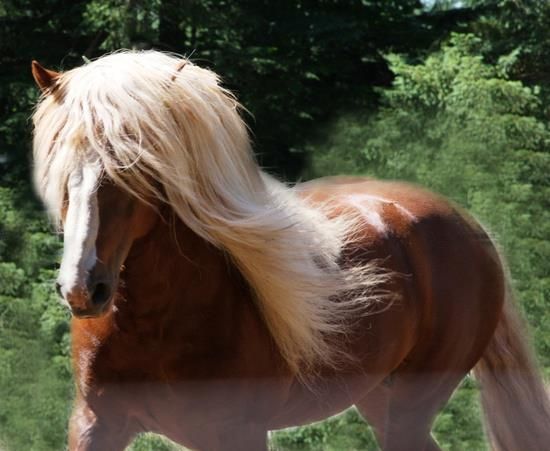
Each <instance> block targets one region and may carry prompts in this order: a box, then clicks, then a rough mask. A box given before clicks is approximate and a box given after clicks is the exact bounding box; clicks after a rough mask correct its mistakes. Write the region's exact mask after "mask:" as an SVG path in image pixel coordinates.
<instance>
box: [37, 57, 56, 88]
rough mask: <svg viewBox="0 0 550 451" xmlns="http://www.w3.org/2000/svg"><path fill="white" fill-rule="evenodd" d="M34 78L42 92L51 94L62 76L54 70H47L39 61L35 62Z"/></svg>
mask: <svg viewBox="0 0 550 451" xmlns="http://www.w3.org/2000/svg"><path fill="white" fill-rule="evenodd" d="M32 76H33V77H34V81H35V82H36V84H37V85H38V87H39V88H40V90H41V91H42V92H50V91H51V90H52V88H53V87H54V85H55V82H56V81H57V79H58V78H59V77H60V76H61V74H60V73H59V72H55V71H53V70H48V69H45V68H44V67H42V66H41V64H40V63H39V62H38V61H34V60H33V62H32Z"/></svg>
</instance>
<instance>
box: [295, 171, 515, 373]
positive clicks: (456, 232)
mask: <svg viewBox="0 0 550 451" xmlns="http://www.w3.org/2000/svg"><path fill="white" fill-rule="evenodd" d="M298 190H300V192H302V193H303V195H304V196H305V197H306V198H309V199H311V200H312V201H313V202H326V201H329V200H330V201H333V202H334V201H335V200H336V202H337V203H338V204H341V205H342V211H345V210H346V209H348V208H349V207H350V206H351V207H353V208H354V209H355V210H356V211H357V212H358V213H359V214H360V215H361V218H362V219H363V222H364V228H363V235H362V236H361V239H360V241H361V243H360V245H359V246H358V249H359V250H358V251H357V252H360V253H364V258H366V259H378V261H379V263H380V265H381V266H383V267H384V268H385V269H388V270H389V271H391V272H392V273H393V276H392V277H391V281H390V282H389V285H388V286H387V288H388V289H389V290H391V291H392V292H393V293H395V294H397V295H398V297H396V298H395V300H394V302H393V303H392V304H391V305H390V306H389V307H388V308H387V309H384V308H382V309H381V312H380V313H377V314H373V315H371V316H366V317H365V318H364V319H363V320H362V327H364V330H365V331H364V334H363V336H362V337H361V339H360V340H358V341H357V342H356V344H355V349H354V351H355V355H358V356H360V357H361V361H362V367H363V368H364V371H365V372H366V373H368V374H372V373H373V372H374V373H376V372H385V371H387V372H391V371H399V370H401V369H402V370H403V371H409V370H410V371H413V372H414V371H416V370H418V372H419V374H427V373H432V374H434V373H438V374H440V375H443V373H448V374H451V373H453V374H464V373H465V372H467V371H468V370H470V369H471V367H472V366H473V365H474V364H475V363H476V362H477V360H479V358H480V357H481V355H482V353H483V350H484V349H485V346H486V345H487V343H488V341H489V339H490V337H491V336H492V335H493V332H494V330H495V327H496V324H497V321H498V319H499V318H500V312H501V306H502V302H503V299H504V285H503V280H504V278H503V274H502V267H501V263H500V259H499V256H498V253H497V251H496V250H495V247H494V245H493V243H492V242H491V240H490V239H489V237H488V236H487V234H486V233H485V232H484V230H483V229H482V228H481V227H480V226H479V224H477V223H476V222H475V221H474V220H473V219H472V218H470V217H468V216H467V215H466V214H465V213H463V212H460V211H458V210H457V209H456V208H455V207H454V206H452V205H451V204H450V203H449V202H448V201H446V200H445V199H443V198H441V197H440V196H437V195H435V194H433V193H430V192H428V191H426V190H424V189H421V188H419V187H416V186H414V185H410V184H406V183H400V182H384V181H377V180H361V179H358V178H353V179H347V178H328V179H320V180H317V181H313V182H310V183H306V184H304V185H302V186H298ZM359 255H360V254H359ZM354 257H357V254H354ZM382 307H383V306H382Z"/></svg>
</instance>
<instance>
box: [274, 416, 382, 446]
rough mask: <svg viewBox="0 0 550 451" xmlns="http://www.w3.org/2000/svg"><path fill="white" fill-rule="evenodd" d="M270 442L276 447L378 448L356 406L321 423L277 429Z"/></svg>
mask: <svg viewBox="0 0 550 451" xmlns="http://www.w3.org/2000/svg"><path fill="white" fill-rule="evenodd" d="M270 442H271V447H272V449H274V450H276V451H298V450H306V449H307V450H323V451H340V450H343V449H345V450H347V451H359V450H361V451H363V450H376V449H377V445H376V440H375V438H374V435H373V434H372V432H371V430H370V428H369V427H368V426H367V425H366V424H365V422H364V421H363V419H361V417H360V416H359V414H358V413H357V411H356V410H355V409H349V410H347V411H345V412H344V413H342V414H340V415H337V416H335V417H332V418H329V419H328V420H325V421H322V422H320V423H314V424H311V425H309V426H304V427H299V428H290V429H286V430H282V431H277V432H274V433H272V435H271V441H270Z"/></svg>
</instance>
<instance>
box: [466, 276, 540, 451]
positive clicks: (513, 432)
mask: <svg viewBox="0 0 550 451" xmlns="http://www.w3.org/2000/svg"><path fill="white" fill-rule="evenodd" d="M506 292H507V294H506V299H505V301H504V306H503V311H502V316H501V318H500V321H499V323H498V326H497V328H496V330H495V334H494V335H493V337H492V339H491V341H490V343H489V346H488V347H487V349H486V350H485V352H484V354H483V356H482V358H481V360H480V361H479V362H478V363H477V364H476V366H475V368H474V374H475V376H476V379H477V380H478V381H479V382H480V385H481V403H482V406H483V411H484V416H485V424H486V428H487V432H488V434H489V439H490V441H491V442H492V445H493V447H494V449H496V450H499V451H504V450H506V451H523V450H525V451H527V450H528V451H542V450H548V449H550V401H549V399H548V395H547V393H546V390H545V387H544V382H543V379H542V376H541V374H540V372H539V369H538V367H537V364H536V361H535V357H534V355H533V353H532V351H531V349H530V346H529V340H528V338H527V333H526V329H525V325H524V323H523V320H522V318H521V316H520V314H519V311H518V310H517V307H516V306H515V305H514V304H515V302H514V299H513V295H512V290H511V287H510V286H509V283H508V287H507V289H506Z"/></svg>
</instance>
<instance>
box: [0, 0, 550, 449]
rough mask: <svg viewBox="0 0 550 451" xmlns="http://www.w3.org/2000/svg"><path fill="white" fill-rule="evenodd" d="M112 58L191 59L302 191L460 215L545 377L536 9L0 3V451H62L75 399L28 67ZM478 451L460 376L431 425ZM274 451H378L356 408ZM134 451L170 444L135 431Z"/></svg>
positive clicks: (138, 1)
mask: <svg viewBox="0 0 550 451" xmlns="http://www.w3.org/2000/svg"><path fill="white" fill-rule="evenodd" d="M119 48H138V49H148V48H156V49H161V50H166V51H171V52H177V53H180V54H184V55H188V56H191V57H192V59H193V60H194V61H195V62H196V63H197V64H200V65H203V66H206V67H210V68H212V69H213V70H215V71H216V72H217V73H219V74H221V75H222V76H223V79H224V83H225V86H227V87H229V88H230V89H232V90H233V91H234V92H235V93H236V94H237V96H238V98H239V99H240V100H241V101H242V103H243V104H244V105H245V106H246V108H247V109H248V110H249V111H250V113H251V115H247V117H246V120H247V122H248V123H249V125H250V127H251V130H252V131H253V139H254V142H255V150H256V152H257V154H258V158H259V160H260V162H261V164H262V165H263V166H264V167H265V168H266V169H267V170H268V171H270V172H273V173H275V174H278V175H279V176H280V177H282V178H284V179H286V180H288V181H295V180H298V179H308V178H312V177H317V176H321V175H327V174H336V173H348V174H363V175H369V176H376V177H382V178H399V179H407V180H410V181H413V182H416V183H419V184H422V185H424V186H428V187H430V188H432V189H434V190H436V191H439V192H441V193H443V194H445V195H447V196H449V197H450V198H451V199H453V200H454V201H455V202H457V203H458V204H460V205H462V206H464V207H465V208H467V209H469V210H470V211H471V212H472V213H473V214H474V215H475V216H476V217H477V218H478V219H479V220H480V221H481V222H482V223H483V224H485V225H486V227H488V229H489V230H491V232H492V235H493V236H494V237H495V238H496V240H497V241H498V242H499V243H500V246H501V247H502V249H503V252H504V254H505V255H506V257H507V259H508V261H509V265H510V270H511V274H512V278H513V282H514V287H515V289H516V291H517V293H518V298H519V301H520V303H521V307H522V310H523V311H524V313H525V316H526V318H527V320H528V322H529V324H530V326H531V330H532V335H533V343H534V345H535V347H536V350H537V354H538V357H539V361H540V363H541V366H542V368H543V370H544V371H545V373H546V374H547V375H548V374H549V370H550V308H549V302H550V301H549V299H550V296H549V293H550V265H549V264H548V262H549V261H550V241H549V237H550V233H549V232H550V208H549V206H550V205H549V204H550V127H549V113H550V110H549V108H548V105H549V102H548V99H549V96H550V4H549V2H546V1H537V0H498V1H497V0H492V1H491V0H479V1H425V2H421V1H415V0H402V1H391V0H380V1H369V0H362V1H360V0H347V1H346V0H317V1H314V0H280V1H277V2H275V1H267V0H233V1H223V0H220V1H217V0H92V1H61V0H40V1H38V0H0V449H2V450H9V451H19V450H31V451H34V450H36V451H49V450H61V449H64V447H65V441H66V433H67V427H66V424H67V417H68V414H69V411H70V407H71V399H72V396H73V386H72V382H71V368H70V360H69V354H68V347H69V343H70V337H69V334H68V319H69V315H68V312H67V311H65V310H64V309H63V308H62V307H61V306H60V304H59V302H58V299H57V296H56V294H55V292H54V289H53V282H52V281H53V279H54V278H55V272H56V268H57V266H58V262H59V250H60V248H61V245H62V243H61V238H60V237H58V236H56V235H55V234H53V232H52V229H51V227H50V225H49V224H48V222H47V219H46V218H45V215H44V212H43V209H42V207H41V205H40V204H39V203H38V201H37V199H36V196H35V194H34V192H33V188H32V183H31V181H30V168H31V163H30V158H29V154H30V142H31V136H32V127H31V123H30V119H29V118H30V116H31V114H32V111H33V105H34V104H35V102H36V99H37V96H38V92H37V89H36V88H35V86H34V84H33V81H32V78H31V74H30V61H31V60H32V59H38V60H40V62H41V63H43V64H44V65H45V66H46V67H49V68H52V69H56V70H66V69H70V68H72V67H75V66H78V65H81V64H84V61H83V58H82V56H85V57H87V58H90V59H92V58H95V57H98V56H100V55H102V54H104V53H106V52H109V51H112V50H114V49H119ZM435 435H436V437H437V439H438V441H439V442H440V444H441V445H442V446H443V447H444V448H445V449H448V450H484V449H487V445H486V440H485V438H484V435H483V430H482V427H481V423H480V412H479V406H478V403H477V387H476V383H475V381H474V380H473V379H470V378H467V379H466V380H465V381H464V383H463V384H462V387H461V388H460V389H459V390H458V391H457V392H456V394H455V396H454V398H453V400H452V402H451V403H450V404H449V405H448V406H447V407H446V408H445V409H444V410H443V412H442V413H441V414H440V415H439V416H438V418H437V421H436V424H435ZM270 440H271V446H272V448H273V449H277V450H310V449H311V450H327V451H330V450H334V451H336V450H338V451H340V450H374V449H377V448H376V445H375V442H374V440H373V437H372V434H371V432H370V430H369V428H368V427H366V426H365V425H364V424H363V423H362V422H361V420H360V419H359V417H358V415H357V413H356V412H355V411H354V410H349V411H347V412H346V413H344V414H343V415H341V416H338V417H335V418H333V419H330V420H327V421H325V422H323V423H319V424H316V425H312V426H308V427H303V428H295V429H290V430H285V431H281V432H276V433H273V434H272V435H271V439H270ZM132 449H133V450H134V451H147V450H161V451H162V450H172V449H179V448H177V447H175V445H173V444H171V443H169V442H167V441H166V440H164V439H162V438H159V437H156V436H152V435H145V436H142V437H139V438H138V439H137V440H136V441H135V442H134V444H133V445H132Z"/></svg>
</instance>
